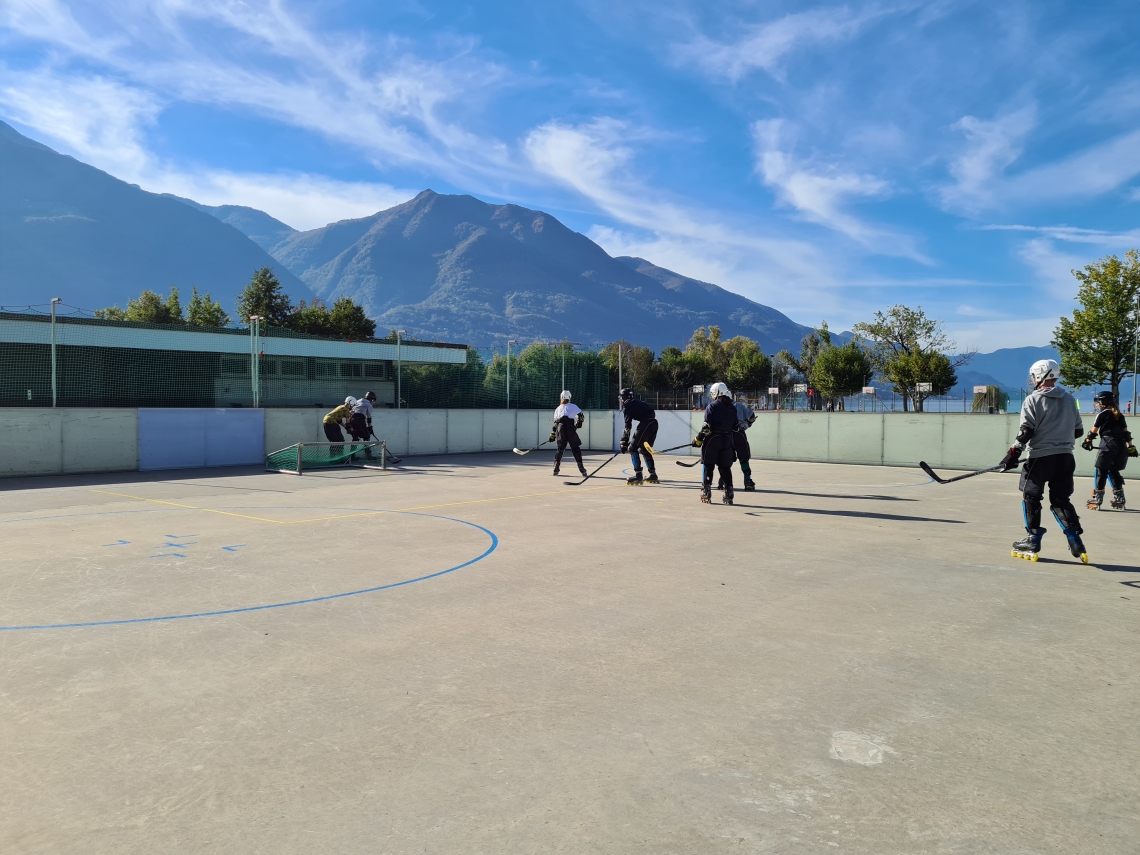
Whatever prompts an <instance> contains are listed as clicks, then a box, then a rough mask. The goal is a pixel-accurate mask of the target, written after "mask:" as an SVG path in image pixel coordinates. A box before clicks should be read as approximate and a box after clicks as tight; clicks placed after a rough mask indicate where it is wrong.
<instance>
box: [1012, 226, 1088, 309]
mask: <svg viewBox="0 0 1140 855" xmlns="http://www.w3.org/2000/svg"><path fill="white" fill-rule="evenodd" d="M1017 255H1018V257H1019V258H1020V259H1021V260H1022V261H1023V262H1024V263H1025V264H1026V265H1027V266H1028V267H1029V268H1030V269H1031V270H1032V271H1033V272H1034V273H1035V274H1036V275H1037V281H1038V283H1040V284H1041V285H1042V286H1043V287H1044V288H1045V289H1046V290H1047V291H1048V292H1049V293H1050V294H1051V295H1052V296H1054V297H1058V298H1072V296H1073V295H1074V294H1075V293H1076V291H1077V282H1076V280H1075V279H1074V278H1073V274H1072V272H1071V271H1073V270H1080V269H1081V268H1083V267H1084V266H1085V265H1086V264H1088V262H1089V259H1088V257H1087V256H1083V255H1072V254H1070V253H1065V252H1061V251H1059V250H1058V249H1057V247H1056V245H1055V244H1054V243H1053V241H1051V240H1048V239H1047V238H1033V239H1032V240H1027V241H1026V242H1025V243H1024V244H1022V245H1021V248H1020V249H1019V250H1018V252H1017Z"/></svg>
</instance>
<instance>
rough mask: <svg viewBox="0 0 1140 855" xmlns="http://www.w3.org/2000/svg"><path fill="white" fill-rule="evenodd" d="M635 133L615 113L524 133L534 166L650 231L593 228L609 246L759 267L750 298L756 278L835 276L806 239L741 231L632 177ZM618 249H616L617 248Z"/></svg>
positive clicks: (818, 281) (817, 280) (822, 280)
mask: <svg viewBox="0 0 1140 855" xmlns="http://www.w3.org/2000/svg"><path fill="white" fill-rule="evenodd" d="M641 133H642V135H643V132H641ZM638 135H639V132H637V131H636V130H635V129H630V128H628V126H626V125H625V124H623V123H621V122H617V121H615V120H613V119H599V120H596V121H594V122H591V123H589V124H584V125H577V126H571V125H565V124H561V123H559V122H550V123H547V124H545V125H542V126H540V127H538V128H535V129H534V130H532V131H531V132H530V133H529V134H528V135H527V137H526V139H525V140H524V143H523V150H524V151H525V153H526V155H527V157H528V158H529V159H530V162H531V164H532V166H533V167H534V168H535V170H536V171H538V172H539V173H541V174H543V175H546V176H549V177H550V178H553V179H555V180H557V181H558V182H560V183H562V184H564V185H566V186H568V187H571V188H573V189H574V190H575V191H577V192H578V193H580V194H581V195H582V196H584V197H585V198H587V199H589V200H590V201H591V202H592V203H594V204H595V205H596V206H597V207H598V208H599V209H600V210H602V211H604V212H605V213H606V214H608V215H609V216H611V217H613V218H614V219H615V220H617V221H618V222H620V223H623V224H625V225H626V226H630V227H633V228H634V229H636V230H641V231H642V232H644V233H645V234H646V235H647V237H644V238H643V237H631V236H630V235H629V234H627V233H625V232H622V231H601V232H596V234H598V236H599V237H600V238H601V239H602V241H603V244H602V245H603V246H607V248H608V249H613V248H614V247H615V245H616V244H619V243H620V244H623V245H625V246H629V245H633V244H637V245H640V246H645V245H652V246H655V247H657V249H659V250H664V249H665V246H666V245H668V246H669V247H670V248H671V250H670V251H671V252H673V253H674V256H673V257H679V255H680V254H683V255H684V257H685V258H688V259H691V260H694V261H698V262H699V260H700V259H702V258H704V259H709V258H714V257H720V258H721V259H723V262H722V265H723V266H722V267H721V268H719V269H720V270H727V269H740V268H742V267H751V268H752V269H753V270H761V271H763V273H761V274H753V276H754V278H753V281H752V287H751V289H750V293H751V294H752V295H753V296H755V295H756V292H757V285H758V281H757V280H759V281H760V282H765V283H768V284H770V285H773V286H775V285H777V283H779V284H783V285H786V284H787V283H788V281H789V279H790V280H792V281H799V282H803V283H812V284H813V285H816V286H820V285H825V284H827V283H829V282H831V281H832V277H831V274H830V272H828V271H827V265H826V262H825V261H824V255H823V254H822V253H821V252H820V251H819V250H818V249H817V248H816V247H814V246H812V245H811V244H809V243H806V242H804V241H800V240H795V239H780V238H778V237H775V236H772V237H767V236H763V237H762V236H760V235H759V234H756V233H753V232H747V231H743V230H741V229H739V228H738V227H736V226H731V225H728V224H726V223H724V222H723V221H722V220H721V218H720V217H719V216H718V215H716V214H715V213H712V212H710V211H706V210H702V209H701V208H700V207H699V206H697V205H694V204H685V203H682V202H679V201H676V200H673V199H671V198H669V197H668V196H667V195H666V194H664V193H662V192H660V191H657V190H653V189H652V188H650V187H647V186H646V185H645V184H643V183H642V182H640V181H638V180H636V179H635V178H633V177H631V176H630V174H629V167H630V165H631V160H632V156H633V152H632V150H631V149H630V148H629V147H628V146H627V145H625V142H624V141H625V140H628V139H630V137H631V136H633V137H636V136H638ZM607 240H608V241H609V244H608V245H607V243H606V241H607ZM616 251H617V252H618V254H621V249H620V248H619V249H617V250H616ZM658 257H664V255H660V256H658ZM694 267H696V268H698V269H705V264H704V263H698V264H695V265H693V266H690V267H687V268H685V269H682V270H681V271H679V272H683V273H685V274H686V275H694V274H693V273H692V272H690V271H691V270H693V269H694Z"/></svg>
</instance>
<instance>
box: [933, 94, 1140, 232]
mask: <svg viewBox="0 0 1140 855" xmlns="http://www.w3.org/2000/svg"><path fill="white" fill-rule="evenodd" d="M1036 123H1037V119H1036V109H1035V108H1034V107H1033V106H1028V107H1023V108H1021V109H1020V110H1017V111H1014V112H1012V113H1006V114H1004V115H1002V116H999V117H998V118H996V119H993V120H990V121H986V120H982V119H977V118H975V117H973V116H965V117H964V118H962V119H960V120H959V121H958V122H956V123H955V125H954V127H955V128H956V129H958V130H961V131H963V132H964V133H965V135H966V145H965V148H964V149H963V151H962V152H961V153H960V154H959V155H958V157H956V158H955V159H954V160H953V162H952V163H951V165H950V173H951V174H952V175H953V176H954V178H955V183H954V184H953V185H950V186H946V187H943V188H942V190H941V195H942V201H943V204H944V206H945V207H947V208H949V209H952V210H959V211H964V212H967V213H976V212H978V211H980V210H983V209H988V208H994V209H997V208H1010V207H1016V206H1024V205H1030V204H1034V203H1041V202H1061V201H1066V200H1072V199H1087V198H1092V197H1095V196H1100V195H1103V194H1105V193H1109V192H1111V191H1114V190H1117V189H1118V188H1120V187H1121V186H1122V185H1124V184H1127V183H1128V182H1129V181H1131V180H1132V179H1134V178H1135V177H1136V176H1137V175H1140V131H1137V130H1134V131H1130V132H1128V133H1124V134H1121V135H1119V136H1117V137H1114V138H1112V139H1109V140H1105V141H1104V142H1100V143H1097V144H1095V145H1092V146H1089V147H1087V148H1085V149H1083V150H1081V151H1078V152H1076V153H1074V154H1071V155H1069V156H1067V157H1062V158H1059V159H1056V160H1054V161H1053V162H1051V163H1047V164H1045V165H1043V166H1037V167H1034V168H1031V169H1027V170H1025V171H1023V172H1020V173H1016V174H1013V175H1010V174H1008V172H1007V170H1008V168H1009V167H1010V166H1012V165H1013V164H1014V163H1015V162H1016V161H1017V160H1018V158H1019V157H1021V154H1022V152H1023V150H1024V148H1025V143H1026V141H1027V139H1028V137H1029V134H1030V133H1031V132H1032V131H1033V129H1034V127H1035V126H1036ZM1133 192H1134V193H1135V192H1136V191H1133Z"/></svg>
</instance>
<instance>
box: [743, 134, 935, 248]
mask: <svg viewBox="0 0 1140 855" xmlns="http://www.w3.org/2000/svg"><path fill="white" fill-rule="evenodd" d="M783 135H784V122H783V121H782V120H779V119H770V120H767V121H761V122H755V123H754V124H753V125H752V136H753V140H754V143H755V147H756V172H757V173H758V174H759V175H760V177H761V179H762V180H763V181H764V183H765V184H766V185H767V186H769V187H771V188H773V189H774V190H775V191H776V195H777V198H778V199H779V200H780V201H781V202H782V203H784V204H786V205H789V206H791V207H793V208H795V209H796V210H797V211H798V212H799V213H800V214H801V215H802V216H803V217H804V218H805V219H807V220H810V221H811V222H813V223H818V224H819V225H822V226H826V227H828V228H830V229H834V230H836V231H838V232H841V233H842V234H845V235H847V236H848V237H850V238H851V239H853V240H855V241H857V242H858V243H860V244H862V245H863V246H866V247H867V248H869V249H872V250H874V251H875V252H878V253H882V254H884V255H898V256H903V257H906V258H911V259H914V260H916V261H922V262H927V259H925V258H924V257H923V256H922V255H921V254H920V253H919V252H918V251H917V250H916V249H915V247H914V242H913V240H911V239H910V238H909V237H906V236H902V235H898V234H894V233H891V232H888V231H885V230H883V229H879V228H876V227H874V226H870V225H868V224H866V223H864V222H862V221H861V220H859V219H858V218H856V217H854V216H852V215H851V214H850V213H848V212H847V211H846V210H844V205H845V203H846V202H848V200H850V199H852V198H860V197H862V198H873V197H877V196H884V195H886V194H887V193H888V191H889V189H890V186H889V185H888V184H887V182H886V181H883V180H881V179H879V178H876V177H875V176H873V175H865V174H860V173H856V172H850V171H844V170H841V169H838V168H835V167H822V168H818V167H817V168H813V167H812V166H811V165H810V164H807V163H803V162H800V161H798V160H797V159H796V158H795V156H794V154H792V153H791V152H789V151H785V150H784V147H783V140H782V137H783Z"/></svg>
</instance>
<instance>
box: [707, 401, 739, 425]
mask: <svg viewBox="0 0 1140 855" xmlns="http://www.w3.org/2000/svg"><path fill="white" fill-rule="evenodd" d="M736 422H737V418H736V405H735V404H733V403H732V401H730V400H728V398H717V399H716V400H715V401H713V402H712V403H711V404H709V405H708V406H707V407H705V423H706V424H707V425H708V426H709V430H711V431H712V432H713V433H728V432H729V431H731V430H732V429H733V428H734V427H736Z"/></svg>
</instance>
